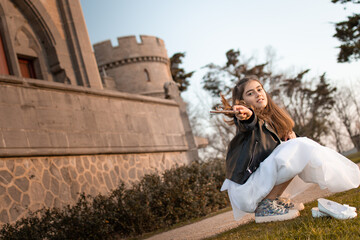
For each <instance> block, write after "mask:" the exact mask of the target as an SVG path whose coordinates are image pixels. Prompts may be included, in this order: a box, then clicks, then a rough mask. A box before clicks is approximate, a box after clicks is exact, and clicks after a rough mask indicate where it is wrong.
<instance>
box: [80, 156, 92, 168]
mask: <svg viewBox="0 0 360 240" xmlns="http://www.w3.org/2000/svg"><path fill="white" fill-rule="evenodd" d="M81 159H82V161H83V164H84V168H85V169H90V162H89V159H88V158H87V156H83V157H81Z"/></svg>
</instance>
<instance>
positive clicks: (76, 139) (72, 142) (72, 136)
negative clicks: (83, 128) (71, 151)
mask: <svg viewBox="0 0 360 240" xmlns="http://www.w3.org/2000/svg"><path fill="white" fill-rule="evenodd" d="M67 138H68V141H69V147H70V148H82V147H94V143H93V141H92V137H91V134H89V133H86V132H81V133H71V132H69V133H68V134H67Z"/></svg>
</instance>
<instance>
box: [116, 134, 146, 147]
mask: <svg viewBox="0 0 360 240" xmlns="http://www.w3.org/2000/svg"><path fill="white" fill-rule="evenodd" d="M140 137H141V136H140V135H139V134H136V133H132V134H130V133H129V134H126V133H125V134H121V135H120V138H121V142H122V146H123V147H139V146H140V139H139V138H140Z"/></svg>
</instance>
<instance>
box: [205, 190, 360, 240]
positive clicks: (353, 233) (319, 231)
mask: <svg viewBox="0 0 360 240" xmlns="http://www.w3.org/2000/svg"><path fill="white" fill-rule="evenodd" d="M327 199H330V200H333V201H336V202H339V203H346V204H349V205H350V206H354V207H356V208H357V209H359V208H360V188H357V189H353V190H350V191H347V192H343V193H338V194H335V195H332V196H331V197H327ZM315 206H317V201H314V202H311V203H308V204H306V205H305V209H304V210H303V211H301V216H300V217H298V218H296V219H293V220H289V221H284V222H271V223H261V224H256V223H255V222H251V223H248V224H245V225H241V226H239V227H237V228H235V229H232V230H230V231H228V232H225V233H222V234H220V235H217V236H215V237H212V238H208V239H219V240H220V239H221V240H228V239H360V217H357V218H355V219H349V220H337V219H334V218H330V217H325V218H313V217H312V216H311V208H312V207H315Z"/></svg>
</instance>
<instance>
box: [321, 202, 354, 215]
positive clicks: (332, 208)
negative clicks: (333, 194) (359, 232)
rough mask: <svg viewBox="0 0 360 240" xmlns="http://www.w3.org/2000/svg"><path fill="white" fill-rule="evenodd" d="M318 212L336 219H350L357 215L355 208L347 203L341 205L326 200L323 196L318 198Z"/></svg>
mask: <svg viewBox="0 0 360 240" xmlns="http://www.w3.org/2000/svg"><path fill="white" fill-rule="evenodd" d="M318 209H319V212H321V213H324V214H327V215H329V216H331V217H333V218H336V219H350V218H354V217H356V216H357V213H356V208H354V207H350V206H349V205H346V204H344V205H341V204H340V203H337V202H334V201H331V200H327V199H324V198H319V199H318Z"/></svg>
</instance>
